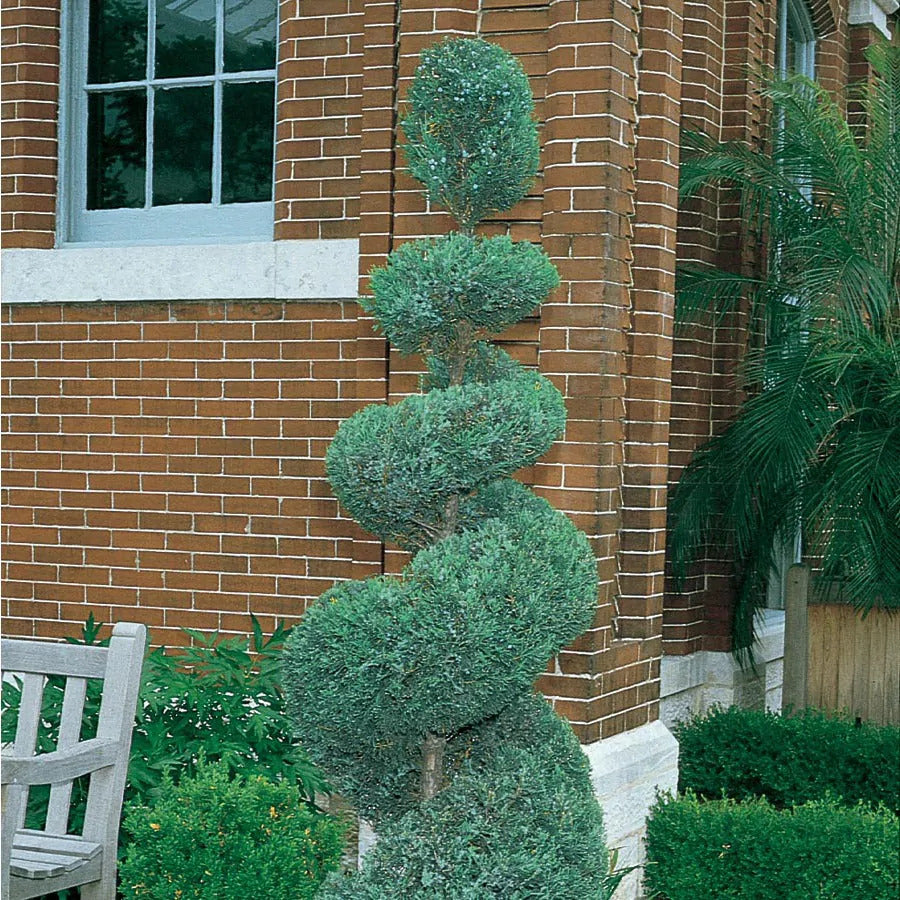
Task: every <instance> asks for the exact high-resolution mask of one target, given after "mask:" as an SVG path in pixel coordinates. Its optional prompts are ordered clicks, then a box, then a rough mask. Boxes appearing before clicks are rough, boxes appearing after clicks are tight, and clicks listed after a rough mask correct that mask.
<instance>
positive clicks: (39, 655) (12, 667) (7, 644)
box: [2, 640, 107, 678]
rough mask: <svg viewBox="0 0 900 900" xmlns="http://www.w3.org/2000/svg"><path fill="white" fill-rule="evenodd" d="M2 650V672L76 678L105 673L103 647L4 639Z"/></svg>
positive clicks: (105, 651) (105, 654)
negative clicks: (34, 673)
mask: <svg viewBox="0 0 900 900" xmlns="http://www.w3.org/2000/svg"><path fill="white" fill-rule="evenodd" d="M2 651H3V671H4V672H36V673H39V674H41V675H68V676H72V677H75V678H103V677H104V675H105V674H106V658H107V649H106V647H82V646H79V645H77V644H51V643H49V642H47V641H22V640H4V641H3V645H2Z"/></svg>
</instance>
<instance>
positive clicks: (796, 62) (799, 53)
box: [775, 0, 816, 78]
mask: <svg viewBox="0 0 900 900" xmlns="http://www.w3.org/2000/svg"><path fill="white" fill-rule="evenodd" d="M775 69H776V72H777V74H778V77H779V78H787V77H788V76H790V75H805V76H806V77H807V78H815V74H816V31H815V28H814V27H813V20H812V16H811V15H810V13H809V8H808V7H807V5H806V3H805V2H804V0H778V30H777V33H776V42H775Z"/></svg>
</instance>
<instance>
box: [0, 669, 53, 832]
mask: <svg viewBox="0 0 900 900" xmlns="http://www.w3.org/2000/svg"><path fill="white" fill-rule="evenodd" d="M21 679H22V699H21V701H20V703H19V720H18V722H17V723H16V740H15V743H14V744H13V748H14V752H15V754H16V756H33V755H34V749H35V745H36V744H37V736H38V728H39V727H40V724H41V702H42V701H43V698H44V683H45V681H46V679H45V678H44V677H43V676H42V675H37V674H35V673H33V672H26V673H25V674H23V675H22V676H21ZM6 802H7V804H8V808H7V809H6V810H5V812H6V813H7V814H8V815H11V816H12V820H13V821H14V822H15V823H16V827H17V828H22V826H23V825H24V824H25V808H26V807H27V806H28V788H27V787H19V788H18V789H17V790H15V791H12V792H11V793H10V795H9V796H8V797H7V801H6Z"/></svg>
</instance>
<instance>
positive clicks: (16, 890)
mask: <svg viewBox="0 0 900 900" xmlns="http://www.w3.org/2000/svg"><path fill="white" fill-rule="evenodd" d="M102 864H103V857H102V854H101V855H100V856H97V857H95V858H94V859H91V860H88V861H87V862H86V863H85V864H84V865H82V866H79V867H78V868H77V869H75V870H74V871H72V872H65V873H63V874H62V875H51V876H50V877H49V878H40V879H36V878H13V879H12V886H11V890H10V892H9V893H8V894H4V895H3V900H6V898H7V897H9V900H31V898H33V897H42V896H44V895H45V894H49V895H51V896H53V895H54V894H55V893H56V892H57V891H64V890H66V888H70V887H80V886H81V885H85V884H90V883H94V884H96V883H98V879H99V878H100V873H101V871H102ZM82 896H84V894H83V893H82Z"/></svg>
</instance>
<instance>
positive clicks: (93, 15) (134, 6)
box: [88, 0, 147, 84]
mask: <svg viewBox="0 0 900 900" xmlns="http://www.w3.org/2000/svg"><path fill="white" fill-rule="evenodd" d="M88 57H89V58H88V81H89V82H90V83H91V84H109V83H110V82H112V81H143V79H144V78H145V77H146V75H147V0H91V7H90V52H89V54H88Z"/></svg>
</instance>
